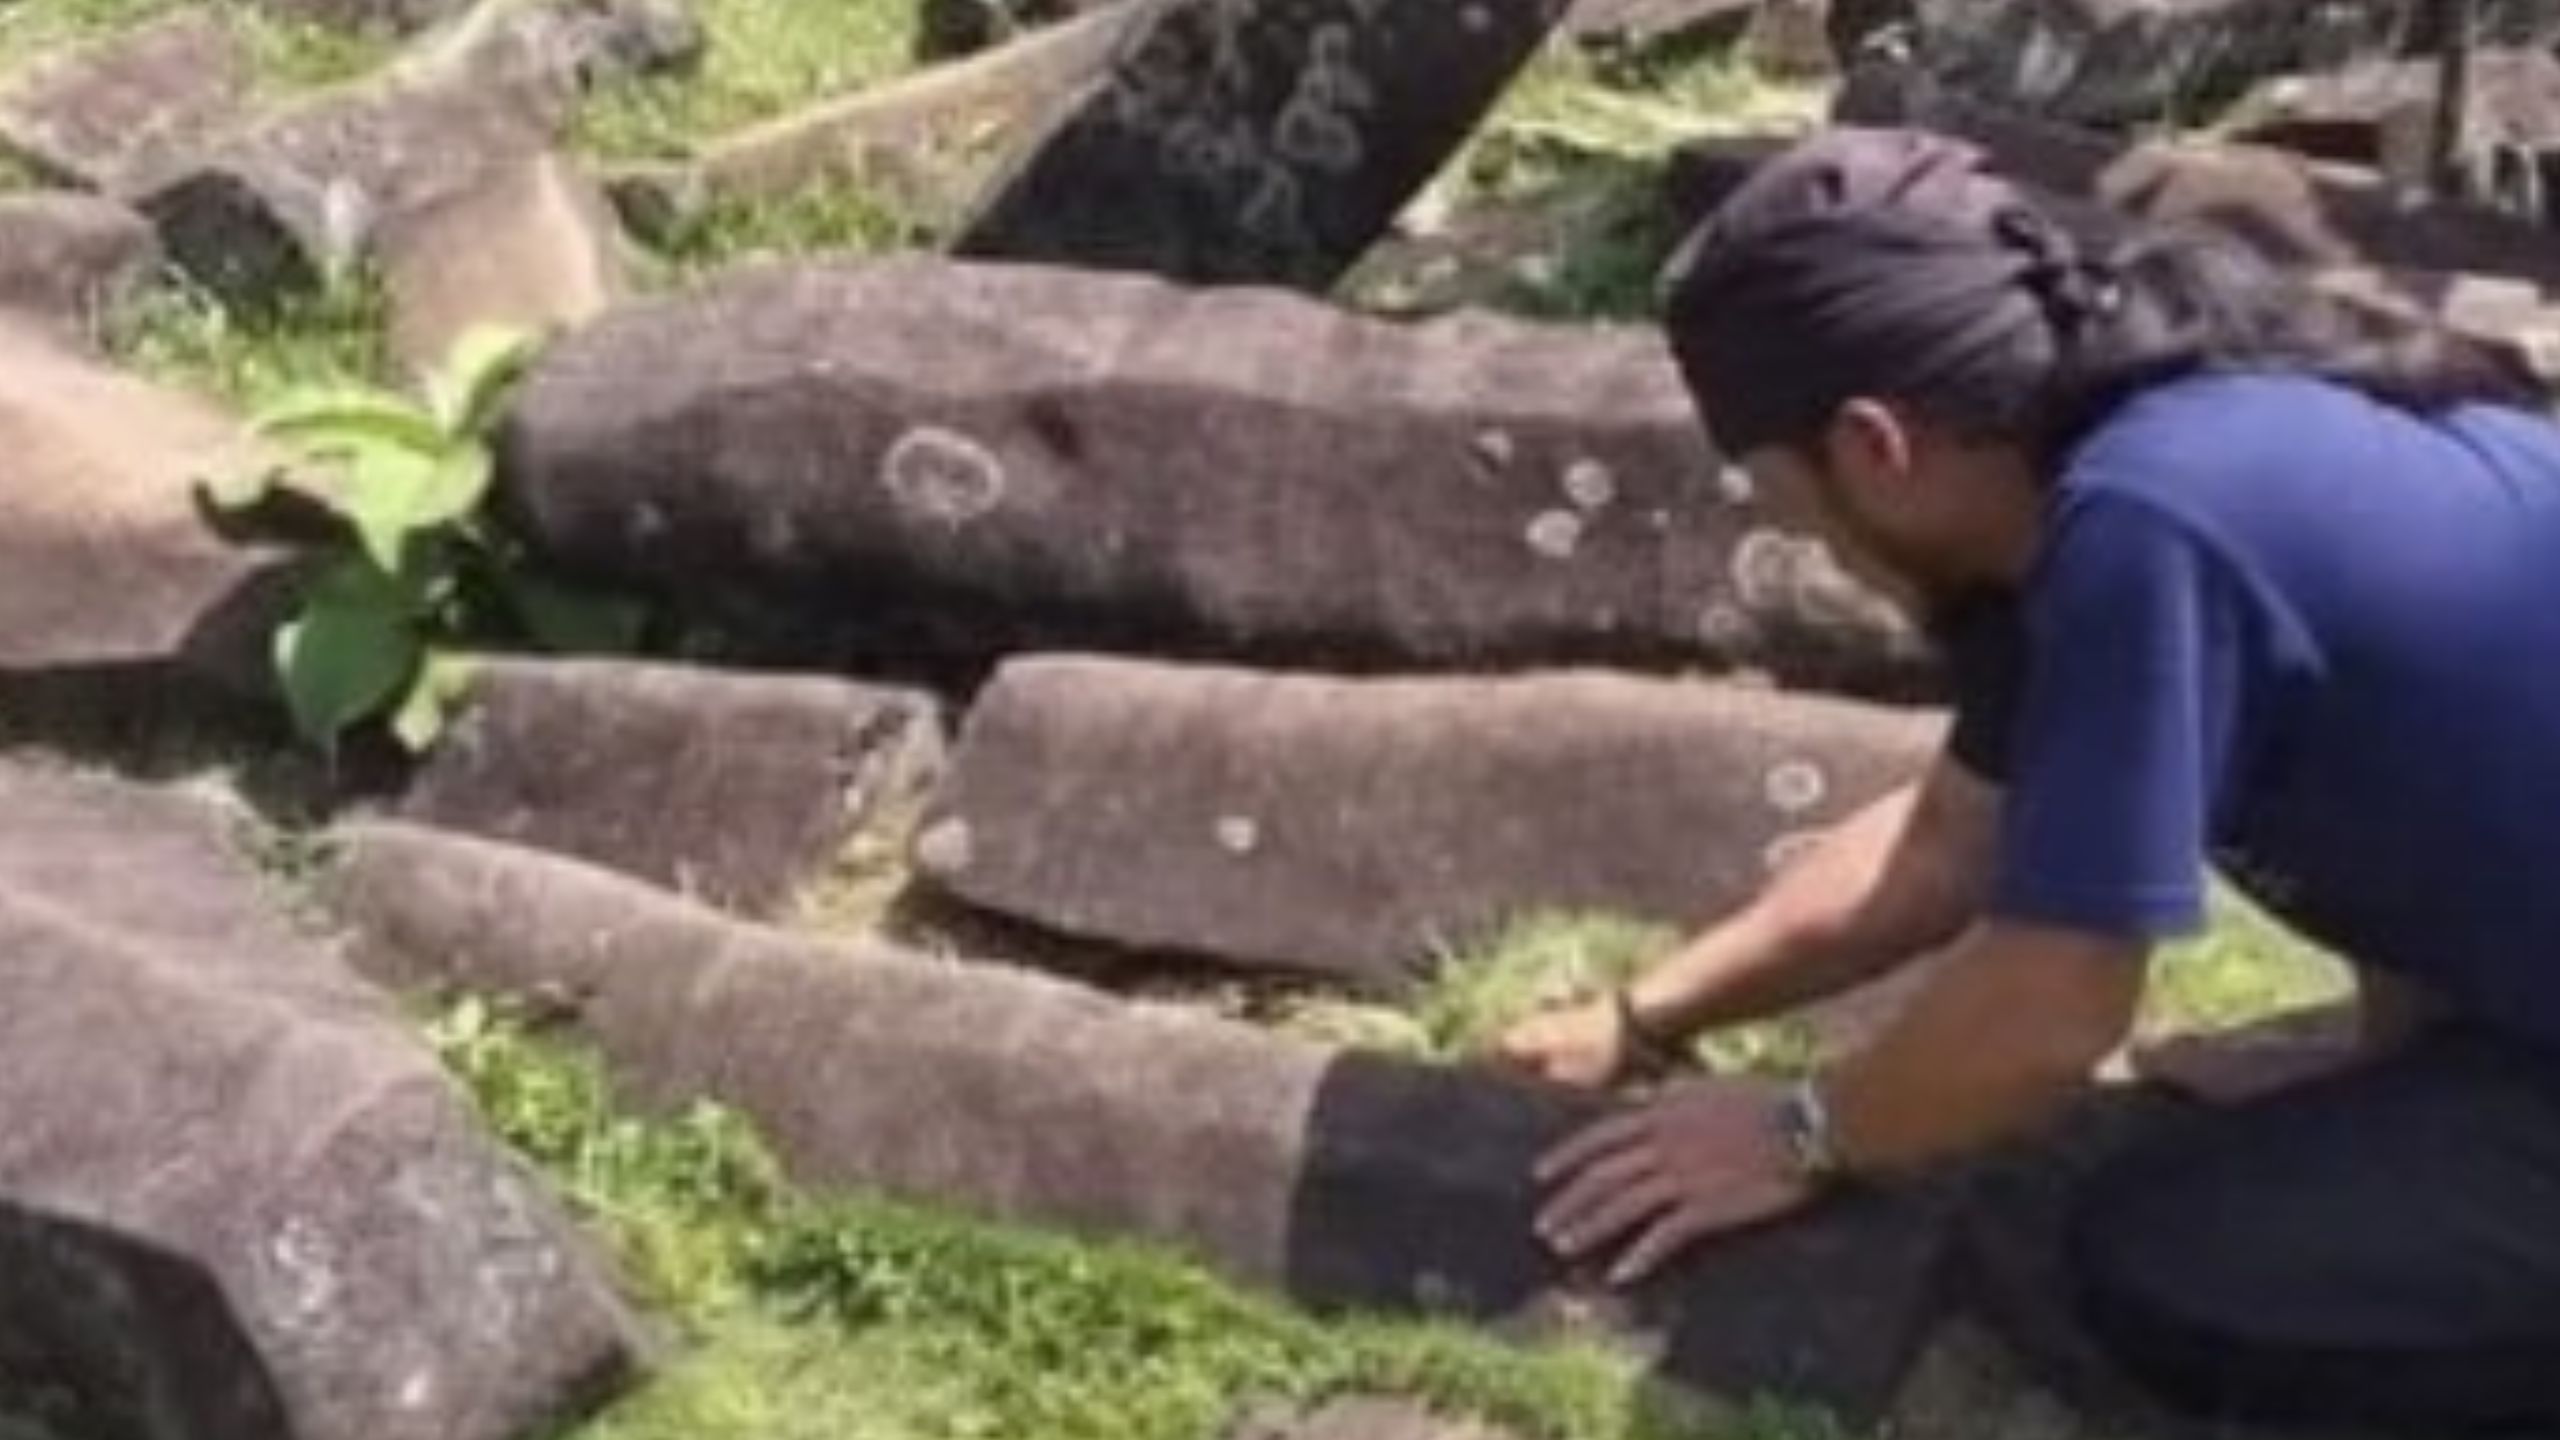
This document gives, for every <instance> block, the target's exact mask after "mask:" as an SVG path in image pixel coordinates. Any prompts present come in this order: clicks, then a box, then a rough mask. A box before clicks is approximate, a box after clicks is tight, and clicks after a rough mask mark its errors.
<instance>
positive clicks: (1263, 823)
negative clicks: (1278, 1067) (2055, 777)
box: [917, 659, 1940, 986]
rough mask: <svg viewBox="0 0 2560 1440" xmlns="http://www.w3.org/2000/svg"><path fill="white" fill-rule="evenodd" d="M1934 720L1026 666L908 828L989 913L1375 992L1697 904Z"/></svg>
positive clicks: (1768, 854) (1071, 663)
mask: <svg viewBox="0 0 2560 1440" xmlns="http://www.w3.org/2000/svg"><path fill="white" fill-rule="evenodd" d="M1939 728H1940V726H1939V722H1938V721H1937V720H1936V719H1935V718H1934V717H1931V716H1928V715H1923V714H1917V713H1913V712H1906V711H1897V710H1886V709H1880V708H1875V707H1868V706H1860V705H1855V704H1850V703H1846V702H1840V701H1832V700H1825V699H1817V698H1811V697H1796V696H1786V695H1778V694H1772V693H1768V692H1762V691H1755V690H1748V689H1742V688H1738V687H1731V686H1722V685H1715V684H1707V683H1691V682H1672V681H1652V680H1641V679H1632V678H1627V677H1622V676H1610V675H1602V674H1589V673H1586V674H1565V675H1544V676H1535V677H1527V678H1515V679H1502V680H1468V679H1446V680H1339V679H1331V678H1323V677H1313V676H1276V675H1266V674H1254V673H1248V672H1243V671H1234V670H1221V669H1210V668H1184V667H1172V666H1159V665H1146V664H1137V663H1129V662H1118V661H1108V660H1087V659H1033V660H1019V661H1015V662H1013V663H1012V664H1009V665H1007V666H1006V667H1005V668H1004V669H1003V670H1002V671H1000V672H999V673H998V674H997V677H996V679H995V681H994V683H993V684H991V685H990V686H989V687H988V688H987V689H986V690H985V691H984V692H983V693H982V694H981V695H980V696H979V699H978V703H977V706H976V708H975V709H974V710H973V711H972V712H971V714H970V716H969V720H968V724H967V727H966V729H965V730H964V732H963V734H962V738H961V744H960V747H959V750H958V752H957V754H956V755H955V757H954V763H953V767H952V773H951V777H950V779H949V781H948V783H947V784H946V786H945V787H944V790H943V792H942V794H941V795H940V796H939V798H938V799H937V800H936V802H935V807H934V810H933V812H932V815H931V817H930V818H929V820H928V823H927V825H926V826H925V828H924V830H923V831H922V833H921V836H920V839H919V841H918V845H917V862H918V865H919V868H920V869H921V871H922V873H924V874H925V875H926V876H927V877H928V878H930V879H932V880H934V881H935V882H937V883H938V884H940V885H942V886H944V887H946V888H948V889H949V890H951V891H952V892H953V893H955V894H957V895H959V896H961V897H962V898H964V899H966V900H968V901H970V902H972V903H974V904H978V905H982V906H985V907H987V908H989V909H992V910H996V911H999V912H1001V913H1004V914H1006V915H1010V916H1014V917H1017V918H1020V919H1025V920H1029V921H1032V922H1034V923H1036V924H1039V925H1042V926H1046V927H1048V928H1051V929H1054V930H1059V931H1065V932H1068V933H1072V934H1076V935H1081V936H1087V937H1094V938H1100V939H1104V940H1109V941H1113V942H1117V943H1120V944H1123V945H1128V946H1131V947H1135V948H1139V949H1144V950H1171V951H1175V952H1179V953H1187V954H1196V955H1205V956H1211V957H1215V958H1218V959H1222V960H1225V961H1228V962H1231V963H1235V964H1239V965H1244V966H1248V967H1252V968H1263V969H1279V970H1294V971H1301V972H1311V973H1315V974H1319V975H1326V976H1331V977H1335V978H1342V979H1349V980H1352V981H1355V982H1358V983H1363V984H1369V985H1381V986H1391V985H1394V984H1396V983H1398V982H1400V981H1404V980H1409V979H1411V978H1412V977H1414V976H1415V975H1417V974H1420V973H1422V972H1423V971H1425V970H1426V969H1427V968H1428V967H1429V965H1430V963H1431V961H1432V960H1433V959H1434V958H1435V957H1436V956H1437V954H1439V953H1440V952H1441V951H1442V949H1443V948H1444V947H1446V946H1450V945H1459V944H1463V943H1465V942H1467V941H1469V940H1471V939H1475V938H1478V937H1480V936H1481V935H1482V934H1484V933H1485V932H1487V931H1490V930H1492V929H1494V928H1496V927H1498V926H1499V925H1500V924H1501V923H1502V922H1503V921H1505V920H1508V919H1512V918H1515V917H1516V916H1518V915H1521V914H1524V913H1529V912H1536V911H1549V910H1582V911H1602V912H1607V913H1615V914H1629V915H1636V916H1642V917H1646V918H1651V919H1656V920H1661V921H1665V922H1668V923H1672V924H1678V925H1693V924H1698V923H1702V922H1704V921H1706V920H1708V919H1711V918H1713V917H1714V916H1716V915H1717V914H1718V913H1720V912H1722V911H1724V910H1726V909H1729V908H1731V907H1733V906H1735V905H1737V904H1739V903H1741V902H1742V901H1744V900H1746V899H1748V898H1749V897H1750V896H1751V895H1752V894H1753V893H1754V892H1755V891H1756V890H1757V889H1758V888H1759V887H1760V885H1761V884H1762V883H1763V882H1764V881H1765V879H1766V878H1767V876H1768V873H1769V871H1770V869H1771V868H1772V866H1773V865H1774V864H1775V863H1776V862H1777V861H1778V860H1779V859H1780V858H1782V857H1783V856H1784V855H1785V854H1786V853H1787V852H1788V849H1789V847H1790V846H1791V845H1793V844H1796V843H1800V842H1801V841H1802V839H1803V838H1804V837H1806V836H1808V835H1811V834H1813V833H1815V832H1816V831H1818V830H1819V829H1820V828H1821V827H1822V826H1824V825H1826V824H1830V823H1833V822H1835V821H1837V820H1839V819H1840V818H1842V817H1843V816H1844V815H1845V814H1847V813H1848V812H1849V811H1851V810H1852V809H1854V808H1856V807H1857V806H1859V805H1862V804H1864V803H1865V802H1867V801H1869V800H1872V799H1874V798H1875V797H1877V796H1878V795H1881V794H1883V793H1884V792H1885V791H1887V790H1889V789H1891V788H1893V787H1895V786H1896V785H1899V784H1904V783H1909V782H1911V781H1914V780H1916V779H1917V778H1918V777H1919V775H1920V774H1921V772H1922V771H1923V770H1924V769H1925V768H1926V765H1927V763H1928V759H1929V756H1930V753H1931V750H1932V747H1933V744H1934V742H1935V739H1936V736H1937V732H1938V730H1939Z"/></svg>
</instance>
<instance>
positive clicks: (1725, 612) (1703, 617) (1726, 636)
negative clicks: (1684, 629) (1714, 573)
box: [1698, 600, 1757, 651]
mask: <svg viewBox="0 0 2560 1440" xmlns="http://www.w3.org/2000/svg"><path fill="white" fill-rule="evenodd" d="M1756 628H1757V627H1755V626H1753V625H1752V623H1751V617H1750V616H1749V615H1748V614H1745V613H1744V612H1743V609H1742V607H1741V606H1739V605H1736V604H1734V603H1733V602H1731V601H1729V600H1716V601H1711V602H1709V603H1708V605H1707V608H1705V609H1704V610H1701V611H1699V612H1698V638H1699V639H1701V640H1704V641H1706V642H1707V644H1708V645H1710V646H1712V647H1714V648H1715V649H1717V650H1719V651H1734V650H1740V649H1742V648H1744V647H1745V646H1748V645H1749V644H1750V643H1751V641H1752V640H1753V638H1754V633H1753V632H1754V630H1755V629H1756Z"/></svg>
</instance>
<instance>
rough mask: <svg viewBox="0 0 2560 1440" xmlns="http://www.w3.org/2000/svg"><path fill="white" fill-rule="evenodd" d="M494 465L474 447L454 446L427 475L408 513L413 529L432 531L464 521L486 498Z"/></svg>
mask: <svg viewBox="0 0 2560 1440" xmlns="http://www.w3.org/2000/svg"><path fill="white" fill-rule="evenodd" d="M496 474H497V465H496V464H495V462H493V461H491V460H490V458H489V452H488V451H486V450H484V449H482V448H480V447H479V446H477V445H464V446H457V447H456V448H455V449H454V450H453V452H452V453H451V454H448V455H446V456H445V457H444V459H443V460H441V461H439V462H438V463H437V464H436V466H435V468H434V469H433V470H432V471H431V472H429V474H428V476H427V479H426V483H424V484H423V485H421V486H420V487H419V489H418V493H417V495H416V497H415V508H414V509H412V510H411V511H410V517H409V518H410V521H411V524H412V527H413V528H415V529H420V530H429V529H435V528H437V527H440V526H445V525H452V524H455V523H457V522H459V521H461V520H464V519H467V518H468V517H469V516H470V515H471V514H472V512H474V511H476V510H478V509H479V508H480V502H481V501H482V500H484V499H487V498H488V495H489V481H490V479H491V478H492V477H493V476H495V475H496Z"/></svg>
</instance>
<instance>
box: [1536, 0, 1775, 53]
mask: <svg viewBox="0 0 2560 1440" xmlns="http://www.w3.org/2000/svg"><path fill="white" fill-rule="evenodd" d="M1759 8H1760V0H1574V5H1573V8H1572V9H1570V10H1568V11H1566V12H1565V17H1564V26H1563V29H1564V33H1565V34H1567V35H1570V36H1572V37H1573V39H1574V40H1575V41H1576V42H1577V43H1579V44H1581V45H1583V46H1584V47H1586V48H1588V49H1591V50H1594V51H1597V52H1599V53H1601V54H1602V55H1605V56H1608V57H1611V58H1622V59H1628V60H1636V61H1644V60H1651V59H1657V58H1662V57H1665V56H1672V55H1679V54H1683V53H1686V52H1689V51H1693V50H1698V49H1706V48H1714V47H1719V46H1727V45H1732V44H1734V43H1736V42H1738V41H1740V40H1741V39H1742V37H1743V34H1744V32H1745V31H1747V30H1749V29H1750V27H1751V17H1752V15H1753V14H1754V12H1756V11H1757V10H1758V9H1759Z"/></svg>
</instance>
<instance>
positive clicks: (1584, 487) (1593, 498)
mask: <svg viewBox="0 0 2560 1440" xmlns="http://www.w3.org/2000/svg"><path fill="white" fill-rule="evenodd" d="M1564 498H1566V499H1567V500H1570V501H1572V502H1573V506H1574V508H1575V509H1577V510H1605V509H1607V508H1608V506H1609V503H1610V502H1611V501H1613V500H1616V499H1617V498H1618V477H1617V475H1616V474H1614V473H1613V472H1612V471H1611V470H1610V469H1609V467H1608V466H1606V465H1603V464H1601V463H1600V462H1599V461H1597V460H1593V459H1590V458H1588V457H1585V458H1583V459H1580V460H1576V461H1574V462H1573V463H1572V464H1570V465H1568V466H1566V467H1565V470H1564Z"/></svg>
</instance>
